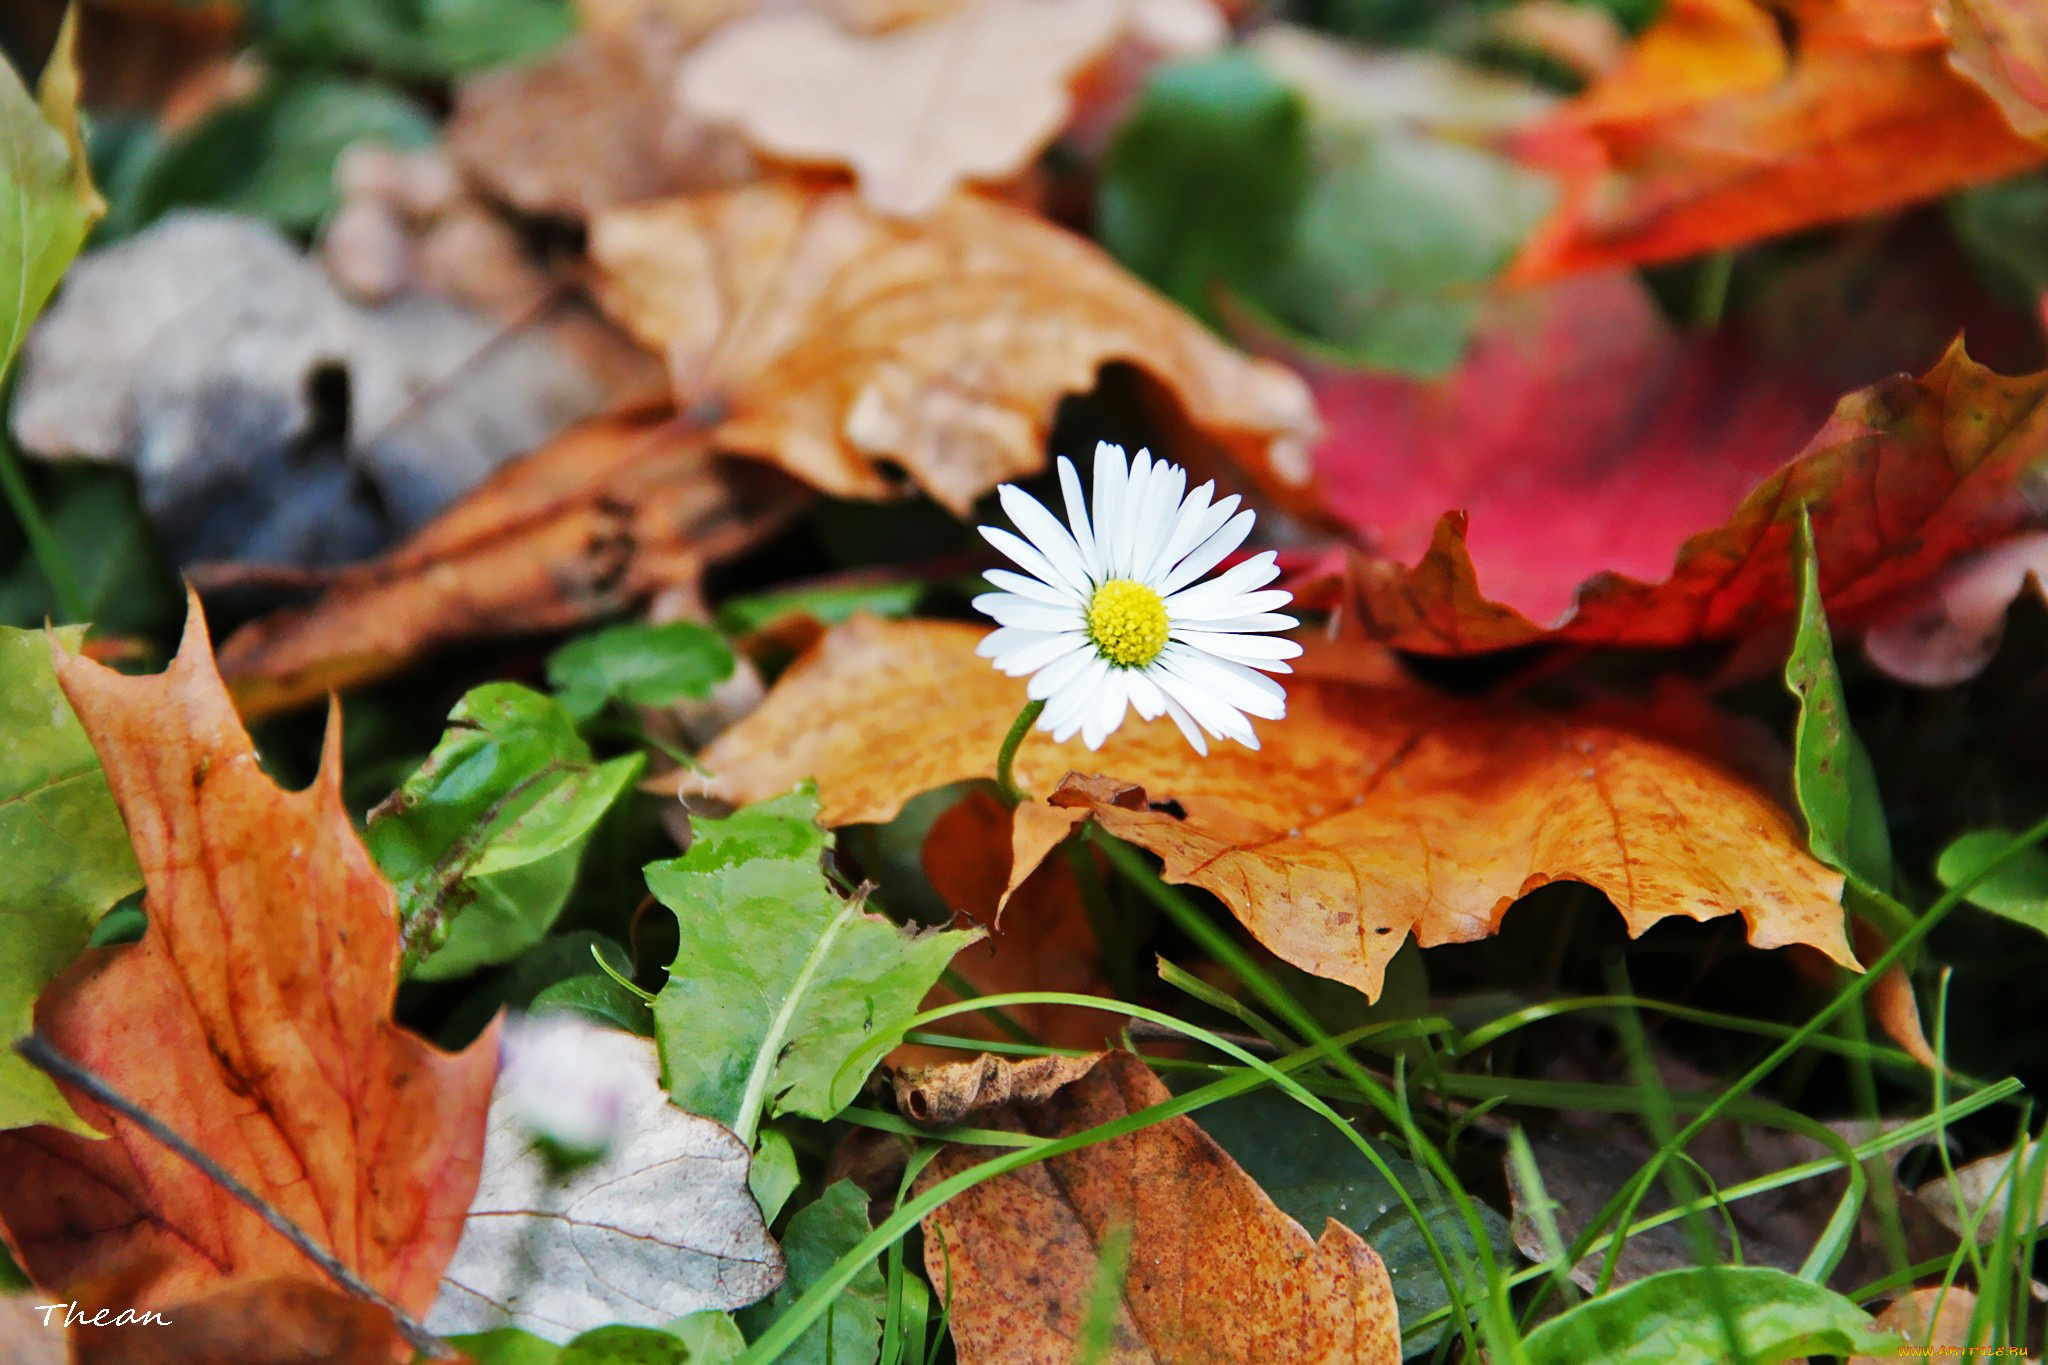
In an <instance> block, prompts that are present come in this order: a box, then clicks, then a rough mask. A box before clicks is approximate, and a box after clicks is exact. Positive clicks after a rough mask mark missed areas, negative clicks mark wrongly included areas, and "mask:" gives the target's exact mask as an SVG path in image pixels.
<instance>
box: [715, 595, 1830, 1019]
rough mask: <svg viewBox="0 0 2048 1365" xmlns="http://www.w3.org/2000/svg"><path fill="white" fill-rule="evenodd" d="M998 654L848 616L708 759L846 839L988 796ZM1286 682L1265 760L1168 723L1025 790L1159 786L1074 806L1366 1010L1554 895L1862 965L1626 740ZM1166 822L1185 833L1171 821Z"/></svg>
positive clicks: (1805, 867) (1057, 766) (1747, 797)
mask: <svg viewBox="0 0 2048 1365" xmlns="http://www.w3.org/2000/svg"><path fill="white" fill-rule="evenodd" d="M982 633H983V632H982V631H981V630H980V629H979V628H978V627H975V626H971V625H956V624H950V623H939V622H930V621H914V622H882V621H878V620H874V619H872V618H856V619H855V620H854V621H852V622H849V623H848V624H846V625H844V626H841V627H839V628H838V629H836V630H834V631H833V632H832V633H831V634H830V635H828V636H826V637H825V639H824V640H823V641H822V642H821V643H820V644H819V646H818V647H817V648H816V649H814V650H812V651H811V652H810V653H809V654H807V655H806V656H805V657H804V658H803V659H802V660H800V661H799V662H798V663H797V664H796V665H794V666H793V667H792V668H791V669H790V671H789V672H788V673H787V674H785V675H784V677H783V679H782V681H781V682H780V683H779V684H778V685H777V687H776V688H775V690H774V691H773V692H772V693H771V694H770V695H769V697H768V700H767V702H766V703H765V704H764V705H762V707H761V708H760V709H759V710H757V711H755V712H754V713H753V714H752V715H751V716H749V717H748V718H747V719H745V720H743V721H741V722H740V723H739V724H738V725H737V726H735V727H734V728H733V729H731V730H729V731H727V732H726V734H725V735H724V736H723V737H722V738H720V739H719V741H718V742H717V743H716V744H714V745H713V746H712V747H711V748H710V749H709V750H708V751H707V752H706V754H705V761H706V763H707V764H708V766H709V767H710V768H711V770H712V771H713V772H714V773H716V774H717V775H718V779H719V781H720V784H721V785H722V787H723V788H724V790H725V792H726V794H728V795H730V796H733V797H734V798H736V799H740V800H754V799H757V798H759V797H762V796H765V795H768V794H770V793H773V792H778V791H783V790H786V789H787V788H788V787H789V786H790V784H791V783H793V782H795V781H797V780H798V779H799V778H802V777H815V778H816V779H817V782H818V790H819V796H820V799H821V801H822V802H823V818H824V820H825V821H826V823H828V824H847V823H856V822H869V821H878V820H886V819H888V818H889V817H890V816H891V815H893V814H894V813H895V811H896V810H897V808H898V807H900V806H901V805H902V803H903V802H904V801H905V800H906V799H907V798H909V797H910V796H912V795H914V794H916V793H918V792H921V791H927V790H930V789H931V788H934V787H939V786H943V785H945V784H946V783H949V782H958V781H961V780H963V779H966V778H974V777H982V778H986V777H990V776H992V775H993V772H994V765H995V755H996V749H997V746H998V745H999V744H1000V742H1001V740H1002V737H1003V733H1004V731H1005V730H1007V729H1008V728H1009V724H1010V722H1011V720H1012V719H1013V718H1014V717H1015V715H1016V713H1017V710H1018V708H1019V707H1021V706H1022V705H1023V702H1024V689H1023V687H1022V685H1021V684H1020V683H1018V682H1017V681H1016V680H1014V679H1010V678H1005V677H1003V676H1002V675H1000V674H998V673H996V672H995V671H994V670H993V669H992V668H990V667H989V665H988V662H987V661H986V660H984V659H980V658H977V657H976V656H975V653H974V646H975V644H976V642H977V641H978V640H979V639H980V638H981V635H982ZM1290 684H1291V685H1290V687H1289V691H1288V706H1287V711H1288V714H1287V719H1286V720H1284V721H1280V722H1277V723H1266V724H1262V725H1261V726H1260V737H1261V739H1262V740H1263V742H1264V748H1263V749H1261V750H1258V751H1256V752H1255V751H1252V750H1248V749H1243V748H1240V747H1238V746H1236V745H1222V746H1219V747H1218V749H1217V750H1216V751H1215V752H1214V753H1212V754H1211V755H1210V756H1209V757H1208V758H1200V757H1198V756H1197V755H1196V754H1195V753H1194V752H1193V751H1192V750H1190V749H1189V748H1188V746H1187V743H1186V741H1184V740H1182V739H1181V738H1180V736H1179V734H1178V733H1177V732H1176V731H1175V730H1174V728H1173V727H1172V726H1171V725H1170V724H1167V723H1166V722H1164V721H1161V722H1157V723H1153V724H1145V723H1141V722H1130V723H1126V724H1125V725H1124V727H1123V728H1122V729H1120V730H1119V731H1117V732H1116V733H1115V734H1114V735H1112V736H1111V737H1110V738H1109V740H1108V742H1107V743H1105V744H1104V746H1103V747H1102V750H1101V751H1100V752H1099V753H1090V752H1089V751H1088V750H1087V749H1085V748H1083V747H1082V746H1081V744H1080V743H1079V742H1078V741H1072V742H1069V743H1067V744H1064V745H1058V744H1054V743H1052V742H1051V741H1050V740H1049V739H1048V738H1047V737H1046V736H1044V735H1043V734H1040V733H1033V734H1032V735H1031V736H1030V737H1029V738H1027V739H1026V740H1025V742H1024V744H1023V747H1022V748H1021V749H1020V750H1019V751H1018V755H1017V778H1018V780H1019V781H1020V782H1021V783H1023V784H1024V785H1025V786H1026V788H1027V789H1029V790H1031V791H1033V792H1037V793H1040V794H1047V793H1053V792H1054V789H1055V788H1056V787H1058V786H1059V785H1060V783H1061V779H1062V777H1063V776H1064V775H1065V774H1067V773H1068V772H1070V771H1077V772H1080V773H1084V774H1102V775H1106V776H1108V777H1111V778H1114V779H1117V780H1118V781H1120V782H1123V783H1130V784H1135V785H1137V786H1140V787H1142V788H1143V789H1144V792H1145V795H1146V796H1147V797H1149V798H1150V800H1149V803H1146V804H1144V805H1143V806H1142V808H1138V809H1133V808H1131V807H1132V806H1133V805H1137V804H1139V803H1136V802H1133V801H1131V800H1130V799H1129V795H1128V794H1127V793H1119V792H1118V791H1117V789H1116V788H1115V787H1114V786H1109V787H1099V786H1091V785H1089V784H1079V785H1077V786H1076V787H1072V788H1069V789H1068V792H1067V793H1066V794H1065V795H1064V796H1062V797H1061V799H1072V798H1073V797H1075V796H1079V797H1080V799H1082V800H1084V801H1085V802H1086V803H1087V806H1088V810H1089V812H1090V813H1092V815H1093V818H1094V819H1096V820H1097V821H1099V822H1100V823H1101V824H1102V825H1103V826H1104V827H1105V828H1106V829H1108V830H1109V831H1110V832H1111V833H1113V834H1116V835H1118V836H1119V837H1121V838H1124V839H1128V840H1130V841H1132V842H1134V843H1137V844H1139V845H1142V846H1143V847H1145V848H1148V849H1150V850H1152V851H1153V852H1154V853H1157V854H1158V855H1159V856H1160V858H1161V859H1162V860H1163V861H1164V864H1165V875H1166V877H1167V879H1168V880H1169V881H1175V882H1191V883H1193V884H1195V885H1198V886H1201V887H1204V888H1206V889H1207V890H1209V891H1212V892H1214V893H1215V894H1216V895H1217V896H1218V897H1220V898H1221V899H1222V900H1223V902H1224V903H1225V904H1227V905H1228V906H1229V907H1230V909H1231V910H1232V912H1233V913H1235V914H1236V915H1237V917H1238V918H1239V919H1240V920H1241V921H1242V922H1243V923H1244V925H1245V927H1246V928H1247V929H1249V930H1250V931H1251V932H1252V934H1253V935H1254V936H1256V937H1257V938H1258V939H1259V941H1260V942H1262V943H1264V944H1265V945H1266V946H1267V947H1268V948H1270V949H1272V950H1273V951H1274V952H1275V953H1277V954H1279V955H1280V956H1281V957H1283V958H1285V959H1286V960H1287V961H1289V962H1292V963H1294V964H1295V965H1296V966H1298V967H1301V968H1303V969H1304V970H1307V971H1311V972H1314V973H1316V974H1318V975H1321V976H1328V977H1334V978H1336V979H1338V980H1340V981H1345V982H1348V983H1349V984H1351V985H1353V986H1356V987H1358V988H1359V989H1360V990H1362V991H1364V992H1366V994H1368V995H1372V996H1376V995H1378V993H1379V989H1380V980H1381V976H1382V974H1383V973H1384V971H1385V969H1386V964H1387V961H1388V960H1389V959H1390V958H1392V956H1393V955H1394V952H1395V950H1396V949H1398V948H1399V947H1400V946H1401V942H1402V940H1403V939H1404V938H1405V937H1406V936H1407V935H1409V934H1411V933H1412V934H1413V935H1414V936H1415V938H1416V940H1417V941H1418V942H1420V943H1421V944H1422V945H1423V946H1425V947H1429V946H1432V945H1435V944H1439V943H1462V942H1467V941H1470V940H1473V939H1479V938H1484V937H1486V936H1487V935H1489V934H1491V933H1493V932H1494V931H1495V930H1496V929H1497V928H1498V927H1499V925H1500V921H1501V917H1502V916H1503V915H1504V914H1506V912H1507V910H1508V908H1509V907H1510V906H1511V905H1513V904H1514V902H1515V900H1516V899H1517V898H1518V897H1520V896H1523V895H1526V894H1527V893H1528V892H1530V891H1533V890H1535V889H1536V888H1537V887H1539V886H1542V885H1544V884H1545V883H1547V882H1553V881H1580V882H1586V883H1588V884H1590V885H1592V886H1595V887H1598V888H1599V889H1600V890H1601V891H1604V892H1605V893H1606V894H1607V896H1608V898H1609V899H1610V900H1612V901H1613V902H1614V905H1615V907H1616V908H1617V909H1618V910H1620V912H1621V914H1622V916H1623V918H1624V919H1626V920H1627V922H1628V927H1629V931H1630V932H1631V933H1632V934H1640V933H1642V932H1643V931H1644V930H1646V929H1648V928H1649V927H1650V926H1651V925H1652V924H1654V923H1656V922H1657V921H1658V920H1661V919H1664V918H1667V917H1671V916H1680V917H1684V918H1688V919H1695V920H1705V919H1712V918H1715V917H1718V916H1721V915H1733V914H1740V915H1741V916H1742V917H1743V918H1744V920H1745V921H1747V923H1748V928H1749V939H1750V942H1752V943H1754V944H1756V945H1757V946H1758V947H1762V948H1777V947H1783V946H1786V945H1788V944H1794V943H1803V944H1807V945H1809V946H1811V947H1814V948H1817V949H1819V950H1820V951H1821V952H1823V953H1825V954H1826V955H1827V956H1829V957H1831V958H1833V959H1834V960H1835V961H1837V962H1841V963H1844V964H1847V965H1853V964H1854V962H1855V959H1854V957H1853V956H1852V955H1851V953H1850V951H1849V946H1848V943H1847V941H1846V940H1845V938H1844V936H1843V927H1842V926H1843V921H1842V911H1841V907H1840V905H1839V904H1838V898H1839V896H1840V892H1841V886H1842V878H1841V876H1840V874H1838V873H1835V872H1832V871H1829V870H1828V869H1827V868H1825V867H1823V866H1822V865H1821V864H1820V863H1819V862H1817V861H1816V860H1815V859H1814V858H1813V857H1812V855H1811V854H1809V853H1808V852H1807V851H1806V846H1805V841H1804V839H1802V838H1801V837H1800V832H1799V830H1798V828H1797V827H1796V826H1795V825H1794V823H1793V821H1792V819H1791V818H1790V817H1789V816H1788V815H1787V814H1786V813H1785V812H1784V811H1783V810H1781V809H1780V808H1779V807H1778V806H1776V805H1775V804H1773V803H1772V802H1771V801H1770V800H1769V799H1768V798H1766V797H1765V796H1764V795H1762V794H1761V793H1760V792H1758V791H1757V790H1756V789H1755V788H1753V787H1751V786H1749V785H1748V784H1747V783H1746V782H1744V781H1743V780H1742V779H1740V778H1738V777H1736V776H1735V775H1734V774H1732V773H1730V772H1728V771H1727V770H1725V769H1723V768H1721V767H1719V766H1717V765H1716V764H1715V763H1713V762H1712V761H1710V760H1709V759H1707V758H1705V757H1702V756H1701V755H1700V754H1699V753H1697V752H1694V751H1693V750H1691V749H1689V748H1686V747H1683V746H1681V745H1679V744H1678V743H1675V742H1672V741H1669V740H1665V739H1660V738H1655V737H1652V735H1651V734H1650V733H1647V730H1646V728H1645V729H1638V728H1636V727H1635V726H1632V725H1631V724H1629V723H1628V721H1629V718H1628V717H1625V716H1620V715H1617V716H1615V717H1612V718H1608V717H1602V716H1594V715H1587V716H1572V715H1558V714H1554V713H1547V712H1539V711H1534V710H1523V709H1517V708H1514V707H1511V706H1503V705H1500V704H1497V703H1483V702H1474V701H1466V700H1461V699H1457V698H1449V697H1443V696H1439V695H1436V694H1434V693H1430V692H1425V691H1422V690H1420V689H1417V688H1409V687H1402V686H1387V685H1364V684H1355V683H1349V682H1345V681H1342V680H1337V679H1330V678H1320V677H1309V676H1301V675H1298V676H1297V677H1295V678H1294V679H1292V680H1290ZM1098 794H1106V798H1105V796H1103V795H1098ZM1169 801H1171V802H1176V803H1178V806H1179V809H1181V810H1183V811H1185V813H1186V814H1185V818H1179V817H1177V816H1176V815H1175V814H1174V813H1172V810H1171V808H1168V809H1162V808H1161V807H1162V806H1164V805H1165V803H1167V802H1169ZM1024 827H1025V826H1024V825H1023V824H1022V823H1021V822H1020V828H1024ZM1040 843H1041V845H1042V844H1043V841H1042V840H1041V841H1040Z"/></svg>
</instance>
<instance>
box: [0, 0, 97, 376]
mask: <svg viewBox="0 0 2048 1365" xmlns="http://www.w3.org/2000/svg"><path fill="white" fill-rule="evenodd" d="M77 18H78V16H77V11H76V10H75V9H73V10H67V11H66V12H65V15H64V23H63V26H62V27H61V28H60V29H59V30H58V31H57V46H56V49H55V50H54V51H53V52H52V53H51V54H50V61H49V65H48V66H46V67H45V68H44V70H43V79H42V81H41V83H40V84H39V85H38V86H37V88H36V94H35V96H34V98H31V97H30V96H29V92H28V87H27V86H25V85H23V84H22V82H21V77H20V76H19V75H17V74H16V73H15V70H14V68H13V67H11V66H9V65H7V63H6V62H5V61H0V377H4V376H5V375H6V373H7V370H8V368H9V367H10V366H12V365H13V363H14V357H15V354H16V353H17V352H18V351H20V350H21V339H22V338H23V337H24V336H26V335H27V334H28V327H29V324H30V323H31V322H33V321H35V317H36V314H38V313H40V312H42V311H43V305H44V304H46V303H48V302H49V301H50V294H51V292H52V291H53V290H55V289H56V287H57V281H58V279H60V278H61V277H62V276H63V274H64V270H65V268H66V267H67V266H69V265H70V264H71V258H72V257H74V256H76V255H77V254H78V248H79V247H80V246H81V245H82V244H83V243H84V242H85V234H86V233H87V232H89V231H91V229H92V225H93V224H94V223H95V222H97V221H98V220H99V217H100V215H101V214H103V213H105V212H106V211H107V206H106V204H105V203H104V202H102V201H101V199H100V196H99V192H98V191H97V190H95V189H94V188H93V186H92V174H91V172H90V171H89V170H88V169H87V164H86V155H85V143H84V140H83V139H82V138H81V137H80V135H79V127H78V62H77V59H76V56H75V55H74V54H75V47H76V33H77Z"/></svg>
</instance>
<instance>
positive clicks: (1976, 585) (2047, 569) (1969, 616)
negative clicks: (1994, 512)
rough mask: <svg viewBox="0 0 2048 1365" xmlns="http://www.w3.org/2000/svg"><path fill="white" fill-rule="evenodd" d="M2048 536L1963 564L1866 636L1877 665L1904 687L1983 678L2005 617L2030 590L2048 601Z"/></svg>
mask: <svg viewBox="0 0 2048 1365" xmlns="http://www.w3.org/2000/svg"><path fill="white" fill-rule="evenodd" d="M2044 578H2048V531H2034V532H2030V533H2028V534H2026V535H2019V536H2014V537H2013V538H2012V539H2011V540H2008V541H2005V542H2004V543H2003V544H1999V545H1994V546H1992V547H1991V548H1990V549H1988V550H1983V551H1979V552H1978V553H1977V554H1974V555H1970V556H1968V557H1967V558H1964V559H1959V560H1957V561H1956V562H1955V563H1953V564H1951V565H1950V566H1949V567H1948V568H1947V569H1945V570H1943V571H1942V573H1941V576H1940V577H1938V578H1936V579H1935V580H1934V581H1933V582H1932V583H1929V584H1928V585H1927V586H1926V587H1925V588H1924V589H1922V590H1921V591H1920V592H1918V593H1916V594H1914V595H1913V596H1911V597H1909V598H1908V599H1907V600H1906V601H1905V602H1904V603H1902V604H1900V605H1899V606H1897V607H1895V608H1894V609H1893V610H1892V611H1890V612H1888V613H1887V614H1886V615H1885V616H1883V617H1882V618H1880V619H1879V620H1878V621H1877V622H1876V623H1875V624H1874V625H1872V626H1871V628H1870V629H1869V630H1868V631H1867V632H1865V633H1864V636H1863V651H1864V653H1866V654H1868V655H1869V656H1870V662H1872V663H1874V664H1876V665H1877V666H1878V667H1879V668H1881V669H1883V670H1884V671H1885V672H1886V673H1889V674H1890V675H1891V676H1892V677H1894V678H1897V679H1898V680H1899V681H1901V682H1909V683H1918V684H1919V685H1920V686H1922V687H1952V686H1954V685H1955V684H1957V683H1960V682H1967V681H1969V680H1970V679H1971V678H1974V677H1976V676H1977V674H1979V673H1981V672H1983V670H1984V666H1985V665H1986V664H1988V663H1990V662H1991V660H1992V657H1993V656H1994V655H1996V654H1997V653H1998V645H1999V642H2000V641H2001V640H2002V639H2004V637H2005V613H2006V609H2007V608H2008V607H2010V606H2011V605H2012V604H2013V603H2014V602H2015V601H2017V600H2019V597H2020V594H2021V593H2024V592H2026V591H2028V590H2029V589H2031V590H2032V591H2033V593H2034V595H2035V596H2036V597H2040V598H2043V600H2048V590H2044V588H2043V580H2044Z"/></svg>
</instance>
